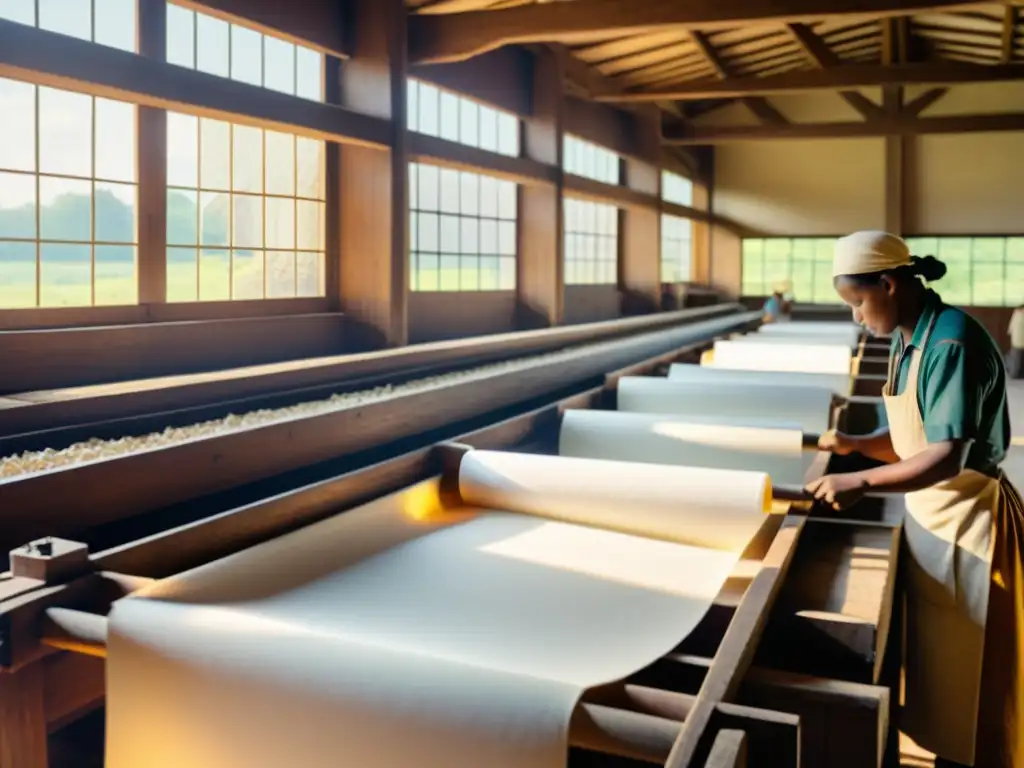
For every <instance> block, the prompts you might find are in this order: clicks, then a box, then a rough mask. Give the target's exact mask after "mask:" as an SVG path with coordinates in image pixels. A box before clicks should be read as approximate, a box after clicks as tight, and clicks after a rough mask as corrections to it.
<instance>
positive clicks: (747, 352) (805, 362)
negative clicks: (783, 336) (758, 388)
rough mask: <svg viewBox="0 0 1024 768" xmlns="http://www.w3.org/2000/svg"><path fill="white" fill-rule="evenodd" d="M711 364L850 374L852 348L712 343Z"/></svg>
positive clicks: (738, 342) (770, 369) (741, 368)
mask: <svg viewBox="0 0 1024 768" xmlns="http://www.w3.org/2000/svg"><path fill="white" fill-rule="evenodd" d="M713 360H714V362H713V365H714V366H715V367H716V368H734V369H740V370H746V371H791V372H793V373H838V374H844V375H847V376H848V375H850V370H851V364H852V362H853V350H852V349H851V348H850V347H847V346H845V345H842V344H805V343H799V342H794V343H792V344H782V343H779V344H761V343H757V342H750V341H745V340H728V341H716V342H715V354H714V358H713Z"/></svg>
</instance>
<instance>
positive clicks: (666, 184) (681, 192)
mask: <svg viewBox="0 0 1024 768" xmlns="http://www.w3.org/2000/svg"><path fill="white" fill-rule="evenodd" d="M661 199H662V200H667V201H668V202H670V203H675V204H676V205H685V206H687V207H688V208H690V207H693V182H692V181H690V180H689V179H688V178H686V177H685V176H680V175H679V174H678V173H672V171H662V172H661Z"/></svg>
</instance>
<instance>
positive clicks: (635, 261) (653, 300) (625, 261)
mask: <svg viewBox="0 0 1024 768" xmlns="http://www.w3.org/2000/svg"><path fill="white" fill-rule="evenodd" d="M651 130H657V124H655V123H652V124H651ZM625 166H626V186H628V187H629V188H630V189H634V190H636V191H638V192H644V193H645V194H649V195H654V196H655V197H657V198H659V199H660V198H661V172H660V171H659V169H658V168H656V167H654V166H652V165H648V164H647V163H643V162H641V161H639V160H634V159H632V158H627V159H626V160H625ZM619 216H620V221H621V223H622V244H621V246H620V248H619V253H620V259H619V287H620V288H621V290H622V305H623V306H622V310H623V314H624V315H634V314H643V313H644V312H652V311H655V310H657V309H658V308H659V307H660V306H661V213H660V211H659V209H657V208H653V209H644V208H626V209H623V210H622V211H621V213H620V214H619Z"/></svg>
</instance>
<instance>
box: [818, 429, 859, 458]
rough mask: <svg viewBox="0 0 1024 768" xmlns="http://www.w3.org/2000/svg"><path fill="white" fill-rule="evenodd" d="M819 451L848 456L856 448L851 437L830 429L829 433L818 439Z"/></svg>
mask: <svg viewBox="0 0 1024 768" xmlns="http://www.w3.org/2000/svg"><path fill="white" fill-rule="evenodd" d="M818 450H819V451H829V452H831V453H835V454H838V455H840V456H846V455H848V454H851V453H853V452H854V450H855V448H854V443H853V440H851V439H850V438H849V436H847V435H844V434H842V433H841V432H836V431H835V430H834V429H830V430H829V431H828V432H824V433H822V435H821V437H820V438H818Z"/></svg>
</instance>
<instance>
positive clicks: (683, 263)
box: [661, 213, 693, 283]
mask: <svg viewBox="0 0 1024 768" xmlns="http://www.w3.org/2000/svg"><path fill="white" fill-rule="evenodd" d="M692 260H693V223H692V222H691V221H690V220H689V219H683V218H680V217H679V216H670V215H668V214H667V213H666V214H662V216H661V282H663V283H685V282H688V281H689V280H690V264H691V262H692Z"/></svg>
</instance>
